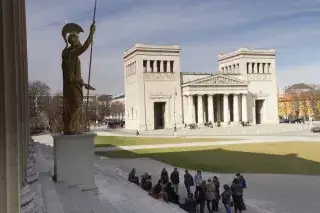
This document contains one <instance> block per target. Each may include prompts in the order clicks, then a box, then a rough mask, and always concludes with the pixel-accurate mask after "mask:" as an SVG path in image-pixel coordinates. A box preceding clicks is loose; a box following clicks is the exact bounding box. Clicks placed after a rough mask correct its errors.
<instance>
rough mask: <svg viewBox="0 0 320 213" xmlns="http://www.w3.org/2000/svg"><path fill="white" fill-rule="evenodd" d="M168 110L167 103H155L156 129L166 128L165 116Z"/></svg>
mask: <svg viewBox="0 0 320 213" xmlns="http://www.w3.org/2000/svg"><path fill="white" fill-rule="evenodd" d="M165 109H166V102H154V105H153V111H154V129H163V128H164V115H165Z"/></svg>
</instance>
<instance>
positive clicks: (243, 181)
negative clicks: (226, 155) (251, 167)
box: [236, 173, 247, 210]
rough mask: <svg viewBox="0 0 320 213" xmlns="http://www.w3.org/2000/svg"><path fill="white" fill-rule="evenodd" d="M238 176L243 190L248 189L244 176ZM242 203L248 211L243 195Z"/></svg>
mask: <svg viewBox="0 0 320 213" xmlns="http://www.w3.org/2000/svg"><path fill="white" fill-rule="evenodd" d="M236 176H237V178H238V180H239V183H240V184H241V185H242V188H243V189H245V188H247V181H246V179H245V178H244V177H243V175H241V174H240V173H237V174H236ZM241 203H242V207H243V210H246V209H247V207H246V204H245V203H244V200H243V193H242V195H241Z"/></svg>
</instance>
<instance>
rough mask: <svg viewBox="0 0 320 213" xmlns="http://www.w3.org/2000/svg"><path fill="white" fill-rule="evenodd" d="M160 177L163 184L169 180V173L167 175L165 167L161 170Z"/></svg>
mask: <svg viewBox="0 0 320 213" xmlns="http://www.w3.org/2000/svg"><path fill="white" fill-rule="evenodd" d="M160 179H161V182H162V185H163V186H166V185H167V184H168V182H169V175H168V172H167V170H166V169H165V168H163V169H162V171H161V176H160Z"/></svg>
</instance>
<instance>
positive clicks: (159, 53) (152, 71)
mask: <svg viewBox="0 0 320 213" xmlns="http://www.w3.org/2000/svg"><path fill="white" fill-rule="evenodd" d="M275 55H276V53H275V50H249V49H244V48H241V49H238V50H237V51H235V52H232V53H228V54H221V55H219V56H218V67H219V71H218V72H216V73H183V72H181V71H180V48H179V46H176V45H173V46H153V45H143V44H136V45H135V46H134V47H133V48H131V49H130V50H128V51H126V52H125V53H124V72H125V73H124V75H125V119H126V128H127V129H133V130H136V129H137V130H152V129H156V128H172V127H174V126H177V127H181V126H183V125H184V124H194V123H197V124H198V126H202V125H204V124H205V123H206V122H212V123H217V122H221V124H223V125H231V124H239V123H240V122H241V121H245V122H247V121H248V122H250V123H253V124H259V123H277V122H278V109H277V107H278V102H277V86H276V69H275Z"/></svg>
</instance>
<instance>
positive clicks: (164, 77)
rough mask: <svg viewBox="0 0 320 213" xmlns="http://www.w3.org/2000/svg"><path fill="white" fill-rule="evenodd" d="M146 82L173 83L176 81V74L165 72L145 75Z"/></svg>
mask: <svg viewBox="0 0 320 213" xmlns="http://www.w3.org/2000/svg"><path fill="white" fill-rule="evenodd" d="M144 80H146V81H173V80H175V73H165V72H156V73H154V72H150V73H144Z"/></svg>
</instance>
